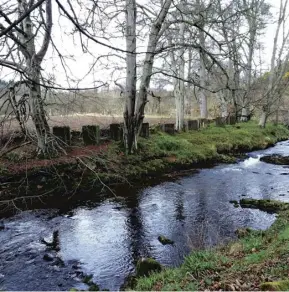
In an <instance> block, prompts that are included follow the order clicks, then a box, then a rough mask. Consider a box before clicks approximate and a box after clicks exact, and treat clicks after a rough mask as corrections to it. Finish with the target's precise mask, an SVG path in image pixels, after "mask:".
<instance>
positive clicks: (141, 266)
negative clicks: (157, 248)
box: [136, 258, 162, 277]
mask: <svg viewBox="0 0 289 292" xmlns="http://www.w3.org/2000/svg"><path fill="white" fill-rule="evenodd" d="M161 270H162V266H161V264H160V263H159V262H157V261H156V260H155V259H152V258H142V259H140V260H138V262H137V264H136V276H137V277H144V276H148V275H149V274H151V273H152V272H160V271H161Z"/></svg>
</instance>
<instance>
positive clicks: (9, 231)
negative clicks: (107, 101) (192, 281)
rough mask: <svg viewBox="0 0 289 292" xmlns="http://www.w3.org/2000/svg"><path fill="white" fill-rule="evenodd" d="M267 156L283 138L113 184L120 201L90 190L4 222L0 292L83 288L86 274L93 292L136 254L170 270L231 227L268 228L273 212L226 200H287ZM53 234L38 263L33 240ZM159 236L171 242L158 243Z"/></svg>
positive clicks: (282, 173) (280, 174)
mask: <svg viewBox="0 0 289 292" xmlns="http://www.w3.org/2000/svg"><path fill="white" fill-rule="evenodd" d="M267 154H281V155H286V156H288V155H289V141H285V142H280V143H278V144H277V145H276V146H274V147H272V148H270V149H267V150H263V151H256V152H252V153H249V155H250V157H249V158H248V159H246V160H244V161H239V162H238V163H236V164H229V165H228V164H226V165H225V164H223V165H218V166H216V167H213V168H210V169H199V170H197V171H196V170H192V172H191V173H190V174H189V175H186V176H185V177H182V178H177V179H174V180H173V181H167V182H160V183H158V184H155V185H153V186H145V187H136V188H132V187H130V188H129V187H125V186H122V187H119V188H118V189H117V195H118V196H120V197H122V198H123V199H115V198H111V196H110V197H109V196H108V195H102V196H99V195H97V194H95V193H93V192H91V194H90V199H89V200H88V201H86V202H85V203H82V205H80V206H77V207H74V208H71V209H66V210H65V211H63V209H62V210H34V211H25V212H22V213H21V214H18V215H16V216H14V217H11V218H7V219H4V220H3V223H4V225H5V227H6V228H5V229H4V230H2V231H0V242H1V245H0V290H69V289H70V288H72V287H77V288H80V289H85V287H86V286H85V285H84V284H82V283H81V281H80V277H79V275H80V272H79V270H81V271H83V272H84V273H85V274H92V275H93V281H94V282H95V283H97V284H98V285H99V286H100V288H102V289H110V290H117V289H119V288H120V286H121V285H122V283H123V282H124V280H125V278H126V277H127V276H128V275H129V274H130V273H133V272H134V269H135V263H136V261H137V260H138V259H139V258H140V257H153V258H155V259H157V260H158V261H159V262H160V263H161V264H163V265H164V266H177V265H179V264H181V263H182V261H183V258H184V256H186V255H187V254H188V253H189V251H190V250H192V249H194V248H199V247H204V246H212V245H215V244H218V243H223V242H226V241H227V240H229V239H232V238H234V237H235V233H234V232H235V230H236V229H237V228H240V227H251V228H254V229H266V228H268V227H269V226H270V225H271V224H272V223H273V222H274V220H275V215H274V214H268V213H265V212H262V211H259V210H253V209H242V208H235V207H234V206H233V204H231V203H230V202H229V201H230V200H240V199H241V198H246V197H252V198H265V199H269V198H270V199H277V200H282V201H287V202H289V188H288V175H289V168H288V167H286V166H278V165H273V164H266V163H263V162H261V161H260V157H261V156H263V155H267ZM54 230H59V238H60V251H59V252H58V253H57V254H50V253H48V256H51V258H49V257H48V258H46V259H43V256H44V255H45V254H47V250H46V246H45V245H44V244H42V243H41V242H40V240H39V239H40V238H43V237H44V238H47V240H48V239H49V236H51V234H52V232H53V231H54ZM159 235H164V236H166V237H167V238H169V239H171V240H173V241H174V242H175V244H174V245H165V246H164V245H162V244H161V243H160V242H159V241H158V236H159ZM53 257H54V258H53ZM58 258H61V259H62V260H63V262H64V265H63V264H59V260H57V259H58Z"/></svg>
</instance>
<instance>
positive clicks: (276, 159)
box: [260, 154, 289, 165]
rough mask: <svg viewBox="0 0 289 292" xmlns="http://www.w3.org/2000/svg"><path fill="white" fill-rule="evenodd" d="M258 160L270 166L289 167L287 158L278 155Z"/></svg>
mask: <svg viewBox="0 0 289 292" xmlns="http://www.w3.org/2000/svg"><path fill="white" fill-rule="evenodd" d="M260 160H261V161H263V162H266V163H271V164H277V165H289V156H282V155H278V154H274V155H267V156H263V157H261V158H260Z"/></svg>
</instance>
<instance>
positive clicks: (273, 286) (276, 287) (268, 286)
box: [260, 280, 289, 291]
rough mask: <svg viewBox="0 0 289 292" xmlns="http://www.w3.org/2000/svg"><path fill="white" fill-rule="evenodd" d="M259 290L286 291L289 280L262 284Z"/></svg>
mask: <svg viewBox="0 0 289 292" xmlns="http://www.w3.org/2000/svg"><path fill="white" fill-rule="evenodd" d="M260 289H261V290H262V291H288V290H289V280H284V281H276V282H266V283H262V284H261V286H260Z"/></svg>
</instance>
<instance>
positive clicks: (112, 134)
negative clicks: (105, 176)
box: [52, 123, 150, 145]
mask: <svg viewBox="0 0 289 292" xmlns="http://www.w3.org/2000/svg"><path fill="white" fill-rule="evenodd" d="M52 132H53V135H54V136H55V137H56V138H57V139H59V140H60V141H62V142H63V143H65V144H66V145H70V144H71V140H72V138H74V137H72V136H74V135H76V136H78V137H80V136H81V137H82V140H83V143H84V144H85V145H97V144H99V142H100V136H101V130H100V128H99V126H97V125H86V126H83V127H82V131H81V132H77V131H72V132H71V130H70V127H68V126H62V127H53V128H52ZM108 132H109V138H110V139H111V140H114V141H121V140H122V137H123V124H110V125H109V130H108ZM75 133H76V134H75ZM149 133H150V132H149V123H143V124H142V129H141V132H140V136H141V137H143V138H149Z"/></svg>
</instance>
